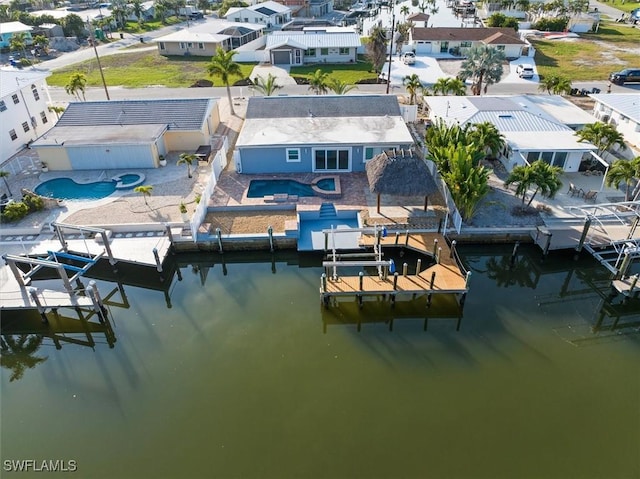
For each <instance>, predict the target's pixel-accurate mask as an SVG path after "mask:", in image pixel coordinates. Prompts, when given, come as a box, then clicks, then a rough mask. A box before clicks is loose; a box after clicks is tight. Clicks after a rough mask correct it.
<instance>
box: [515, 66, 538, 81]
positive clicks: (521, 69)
mask: <svg viewBox="0 0 640 479" xmlns="http://www.w3.org/2000/svg"><path fill="white" fill-rule="evenodd" d="M516 73H517V75H518V76H519V77H520V78H533V75H534V71H533V66H532V65H529V64H528V63H521V64H520V65H518V66H517V67H516Z"/></svg>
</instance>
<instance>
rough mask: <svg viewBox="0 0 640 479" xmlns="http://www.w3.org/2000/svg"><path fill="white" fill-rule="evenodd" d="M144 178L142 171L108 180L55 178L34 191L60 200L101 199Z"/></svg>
mask: <svg viewBox="0 0 640 479" xmlns="http://www.w3.org/2000/svg"><path fill="white" fill-rule="evenodd" d="M144 180H145V177H144V175H143V174H141V173H126V174H124V175H118V176H114V177H112V178H111V179H110V180H107V181H94V182H91V183H76V182H75V181H73V180H72V179H71V178H54V179H52V180H47V181H45V182H43V183H40V184H39V185H38V186H36V188H35V190H34V191H35V192H36V193H37V194H38V195H40V196H47V197H49V198H57V199H59V200H99V199H102V198H106V197H107V196H109V195H111V194H112V193H113V192H114V191H116V190H123V189H130V188H133V187H134V186H137V185H139V184H141V183H143V182H144Z"/></svg>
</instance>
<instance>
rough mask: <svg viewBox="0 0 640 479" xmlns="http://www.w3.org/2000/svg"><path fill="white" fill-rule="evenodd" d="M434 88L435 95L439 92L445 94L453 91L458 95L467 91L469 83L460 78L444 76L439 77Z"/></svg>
mask: <svg viewBox="0 0 640 479" xmlns="http://www.w3.org/2000/svg"><path fill="white" fill-rule="evenodd" d="M432 90H433V94H434V95H437V94H438V93H441V94H443V95H448V94H449V93H453V94H454V95H456V96H463V95H466V93H467V85H465V83H464V82H463V81H462V80H460V79H459V78H447V77H444V78H438V80H437V81H436V82H435V83H434V84H433V87H432Z"/></svg>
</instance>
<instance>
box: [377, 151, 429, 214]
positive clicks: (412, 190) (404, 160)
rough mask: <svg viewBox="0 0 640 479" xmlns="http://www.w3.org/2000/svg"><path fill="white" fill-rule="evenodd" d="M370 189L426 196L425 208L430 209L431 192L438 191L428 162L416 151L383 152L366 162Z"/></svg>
mask: <svg viewBox="0 0 640 479" xmlns="http://www.w3.org/2000/svg"><path fill="white" fill-rule="evenodd" d="M365 168H366V170H367V179H368V180H369V189H370V190H371V192H372V193H376V194H377V195H378V210H377V211H378V213H380V195H392V196H418V195H424V210H425V211H427V206H428V204H429V195H432V194H433V193H435V192H437V191H438V187H437V186H436V183H435V181H433V177H432V176H431V173H430V172H429V168H428V167H427V164H426V163H425V162H424V160H423V159H422V158H419V157H418V156H416V153H415V151H413V150H397V151H396V150H393V151H383V152H382V153H380V154H379V155H377V156H376V157H374V158H372V159H371V160H369V161H368V162H367V164H366V167H365Z"/></svg>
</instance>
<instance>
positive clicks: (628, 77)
mask: <svg viewBox="0 0 640 479" xmlns="http://www.w3.org/2000/svg"><path fill="white" fill-rule="evenodd" d="M609 81H610V82H611V83H615V84H616V85H623V84H625V83H635V82H640V68H625V69H624V70H622V71H619V72H615V73H612V74H611V75H609Z"/></svg>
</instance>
